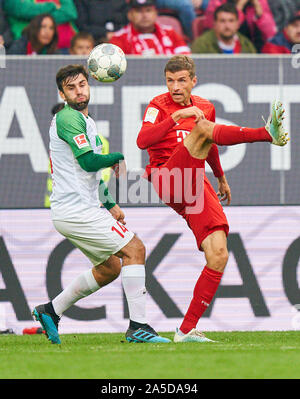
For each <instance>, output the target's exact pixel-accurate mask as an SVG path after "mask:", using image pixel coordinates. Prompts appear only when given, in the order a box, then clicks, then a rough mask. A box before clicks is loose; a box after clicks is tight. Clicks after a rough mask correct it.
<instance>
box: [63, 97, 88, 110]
mask: <svg viewBox="0 0 300 399" xmlns="http://www.w3.org/2000/svg"><path fill="white" fill-rule="evenodd" d="M89 101H90V99H89V98H88V99H86V101H81V102H79V103H78V102H74V101H67V103H68V104H69V105H70V107H71V108H73V109H76V110H77V111H83V110H84V109H86V107H87V106H88V103H89Z"/></svg>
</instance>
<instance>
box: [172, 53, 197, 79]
mask: <svg viewBox="0 0 300 399" xmlns="http://www.w3.org/2000/svg"><path fill="white" fill-rule="evenodd" d="M180 71H188V72H189V75H190V78H191V79H193V78H194V76H195V75H196V66H195V63H194V61H193V60H192V59H191V57H188V56H187V55H183V54H180V55H175V56H174V57H172V58H171V59H170V60H169V61H168V62H167V64H166V66H165V70H164V73H165V74H166V72H172V73H175V72H180Z"/></svg>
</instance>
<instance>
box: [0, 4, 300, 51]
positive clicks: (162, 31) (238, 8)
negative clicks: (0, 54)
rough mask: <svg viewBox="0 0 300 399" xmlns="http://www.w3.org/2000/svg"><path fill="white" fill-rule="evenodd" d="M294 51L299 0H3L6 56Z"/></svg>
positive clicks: (0, 19)
mask: <svg viewBox="0 0 300 399" xmlns="http://www.w3.org/2000/svg"><path fill="white" fill-rule="evenodd" d="M100 43H113V44H116V45H118V46H119V47H121V48H122V49H123V50H124V52H125V54H134V55H144V56H145V55H146V56H151V55H156V54H166V55H171V54H190V53H193V54H196V53H206V54H208V53H218V54H238V53H272V54H282V53H286V54H289V53H291V52H292V49H293V46H294V45H295V44H300V0H0V45H1V46H4V47H5V49H6V53H7V54H21V55H34V54H72V55H88V54H89V52H90V51H91V49H92V48H93V47H94V46H95V45H97V44H100Z"/></svg>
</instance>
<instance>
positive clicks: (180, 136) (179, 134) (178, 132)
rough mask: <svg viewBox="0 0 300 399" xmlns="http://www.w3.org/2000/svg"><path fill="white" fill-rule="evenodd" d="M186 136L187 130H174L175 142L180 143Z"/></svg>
mask: <svg viewBox="0 0 300 399" xmlns="http://www.w3.org/2000/svg"><path fill="white" fill-rule="evenodd" d="M188 134H190V132H189V131H188V130H176V135H177V141H178V142H179V143H180V142H181V141H183V140H184V139H185V138H186V136H187V135H188Z"/></svg>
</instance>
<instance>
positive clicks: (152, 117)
mask: <svg viewBox="0 0 300 399" xmlns="http://www.w3.org/2000/svg"><path fill="white" fill-rule="evenodd" d="M158 112H159V111H158V109H156V108H153V107H149V108H148V110H147V112H146V115H145V119H144V122H151V123H154V122H155V121H156V118H157V115H158Z"/></svg>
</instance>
